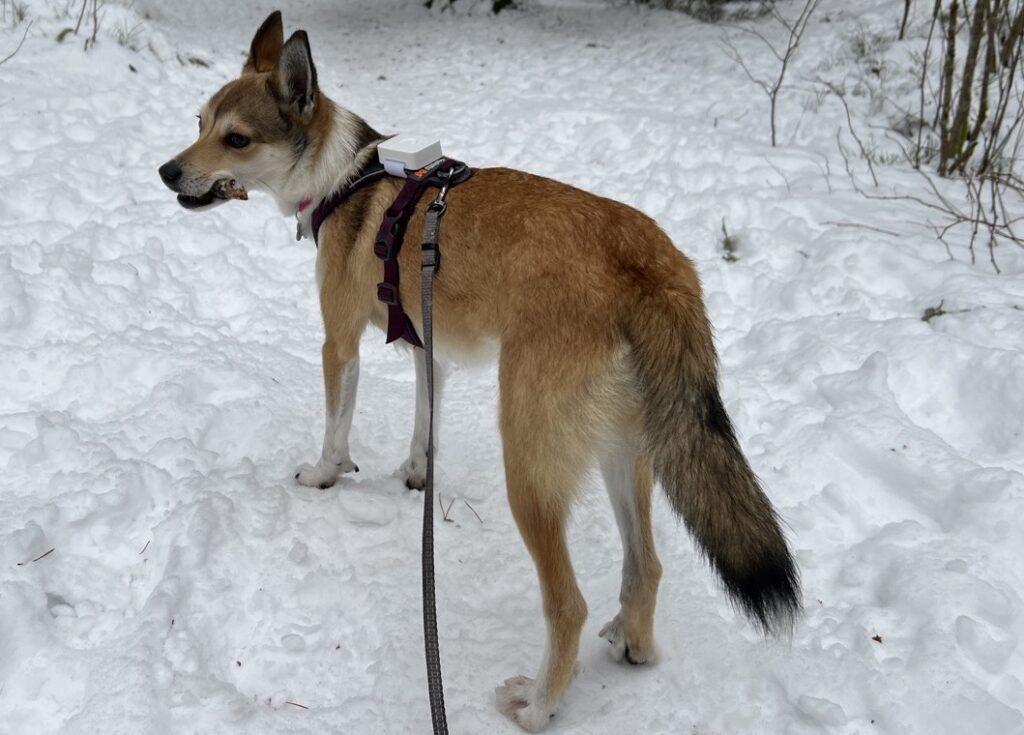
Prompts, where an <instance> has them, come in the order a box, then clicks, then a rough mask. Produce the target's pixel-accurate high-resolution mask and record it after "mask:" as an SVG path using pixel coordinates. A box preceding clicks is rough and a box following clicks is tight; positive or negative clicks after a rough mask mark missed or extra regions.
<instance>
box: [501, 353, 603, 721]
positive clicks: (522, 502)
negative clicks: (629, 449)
mask: <svg viewBox="0 0 1024 735" xmlns="http://www.w3.org/2000/svg"><path fill="white" fill-rule="evenodd" d="M550 355H551V353H550V352H546V351H545V350H543V349H542V348H541V349H540V350H529V351H527V350H515V349H510V348H507V347H505V346H503V348H502V356H501V363H500V379H501V433H502V442H503V445H504V455H505V475H506V482H507V485H508V499H509V505H510V506H511V508H512V515H513V517H514V518H515V521H516V525H517V526H518V527H519V532H520V534H521V535H522V537H523V541H524V542H525V544H526V547H527V549H528V550H529V552H530V555H531V556H532V557H533V561H534V564H535V566H536V569H537V575H538V577H539V581H540V592H541V599H542V603H543V610H544V618H545V622H546V624H547V645H546V651H545V654H544V658H543V662H542V664H541V667H540V671H539V673H538V674H537V677H536V679H529V678H527V677H524V676H518V677H514V678H512V679H508V680H506V682H505V684H504V685H503V686H500V687H498V688H497V689H496V690H495V695H496V700H497V705H498V708H499V710H500V711H501V712H502V713H504V714H505V715H506V716H508V717H509V718H510V719H512V720H513V721H515V722H516V723H518V724H519V725H520V726H522V727H523V728H524V729H525V730H528V731H530V732H537V731H539V730H540V729H542V728H543V727H544V726H545V725H546V724H547V723H548V720H549V719H550V718H551V717H552V716H553V715H554V713H555V710H556V709H557V707H558V705H559V703H560V702H561V700H562V695H563V693H564V692H565V689H566V687H567V686H568V684H569V682H570V681H571V680H572V677H573V673H574V671H575V666H576V655H577V652H578V649H579V639H580V632H581V630H582V628H583V623H584V622H585V620H586V617H587V605H586V602H585V601H584V600H583V595H582V594H581V593H580V590H579V587H578V586H577V584H576V576H575V573H574V572H573V568H572V562H571V560H570V558H569V550H568V547H567V545H566V537H565V523H566V519H567V517H568V513H569V507H570V504H571V502H572V500H573V497H574V495H575V494H576V491H577V487H578V485H579V482H580V480H581V476H582V474H583V472H584V471H585V469H586V465H587V463H588V460H589V459H590V438H591V437H590V434H591V423H592V422H591V421H589V416H588V410H587V405H588V403H589V402H588V396H587V390H588V388H589V387H591V386H590V384H588V382H587V381H588V379H589V378H590V377H591V376H587V375H585V374H581V373H584V372H585V370H581V369H580V367H579V364H578V363H574V362H573V361H571V360H568V359H567V356H566V355H565V354H563V355H562V359H561V360H558V359H553V360H549V359H547V358H548V357H549V356H550Z"/></svg>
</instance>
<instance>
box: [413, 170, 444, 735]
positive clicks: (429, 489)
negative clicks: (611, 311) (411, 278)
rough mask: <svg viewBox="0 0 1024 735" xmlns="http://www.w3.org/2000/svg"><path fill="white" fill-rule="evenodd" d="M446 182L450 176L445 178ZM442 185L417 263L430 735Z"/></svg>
mask: <svg viewBox="0 0 1024 735" xmlns="http://www.w3.org/2000/svg"><path fill="white" fill-rule="evenodd" d="M448 176H449V179H450V177H451V172H449V174H448ZM447 193H448V183H447V182H446V183H445V184H444V186H442V187H441V190H440V191H439V192H438V194H437V198H436V199H435V200H434V201H433V202H431V203H430V205H429V206H428V207H427V212H426V214H425V215H424V227H423V244H422V249H421V256H420V257H421V260H420V295H421V299H422V308H423V352H424V357H425V359H426V363H427V366H426V376H427V406H428V410H429V414H430V418H429V421H428V424H427V427H428V428H427V480H426V483H425V484H424V486H423V646H424V651H425V654H426V659H427V694H428V696H429V697H430V718H431V721H432V723H433V726H434V735H448V720H447V718H446V717H445V711H444V684H443V682H442V681H441V650H440V645H439V644H438V639H437V605H436V600H435V593H434V329H433V326H434V325H433V312H432V309H433V305H434V276H435V274H436V273H437V269H438V267H439V266H440V264H441V251H440V250H439V249H438V240H439V237H438V234H439V232H438V230H439V228H440V220H441V215H442V214H444V210H445V196H446V195H447Z"/></svg>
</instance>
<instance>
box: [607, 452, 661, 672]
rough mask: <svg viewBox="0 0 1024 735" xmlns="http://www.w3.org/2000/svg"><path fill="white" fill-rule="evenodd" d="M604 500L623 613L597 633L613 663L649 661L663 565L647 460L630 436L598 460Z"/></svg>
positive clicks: (652, 649)
mask: <svg viewBox="0 0 1024 735" xmlns="http://www.w3.org/2000/svg"><path fill="white" fill-rule="evenodd" d="M600 463H601V474H602V475H603V477H604V483H605V486H606V487H607V489H608V496H609V498H610V499H611V501H612V508H613V509H614V511H615V520H616V522H617V523H618V526H619V534H620V535H621V536H622V588H621V590H620V592H619V602H620V604H621V606H622V607H621V609H620V610H619V614H618V615H616V616H615V618H614V619H613V620H612V621H611V622H610V623H608V624H607V625H605V626H604V627H603V628H602V629H601V632H600V636H601V637H602V638H605V639H607V641H608V642H609V643H611V644H612V656H613V657H614V658H615V660H616V661H621V660H623V659H625V660H626V661H628V662H629V663H631V664H642V663H648V662H650V661H653V660H654V658H655V656H656V647H655V644H654V607H655V604H656V602H657V597H658V583H659V582H660V581H661V563H660V562H659V561H658V554H657V551H656V550H655V548H654V533H653V529H652V528H651V489H652V485H653V478H652V475H653V468H652V466H651V460H650V458H649V457H648V456H646V454H644V452H643V451H642V450H641V449H640V448H639V440H632V439H631V438H630V437H629V435H628V434H626V435H624V436H623V437H622V440H621V441H619V442H617V443H615V444H614V445H612V446H610V447H608V448H607V449H606V451H605V453H604V454H603V456H602V457H601V458H600Z"/></svg>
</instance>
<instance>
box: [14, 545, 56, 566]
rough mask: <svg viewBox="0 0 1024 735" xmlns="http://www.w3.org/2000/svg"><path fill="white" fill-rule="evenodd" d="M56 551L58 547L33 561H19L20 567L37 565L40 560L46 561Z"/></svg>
mask: <svg viewBox="0 0 1024 735" xmlns="http://www.w3.org/2000/svg"><path fill="white" fill-rule="evenodd" d="M55 550H56V547H54V548H52V549H50V550H49V551H47V552H45V553H42V554H40V555H39V556H37V557H36V558H35V559H32V560H31V561H19V562H18V566H19V567H23V566H25V565H26V564H35V563H36V562H37V561H39V560H40V559H45V558H46V557H48V556H49V555H50V554H52V553H53V552H54V551H55Z"/></svg>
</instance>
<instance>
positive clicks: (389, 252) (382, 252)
mask: <svg viewBox="0 0 1024 735" xmlns="http://www.w3.org/2000/svg"><path fill="white" fill-rule="evenodd" d="M398 252H399V248H398V242H397V241H395V240H392V241H391V242H385V241H383V240H378V241H377V242H375V243H374V244H373V254H374V255H376V256H377V257H378V258H380V259H381V260H394V259H395V258H397V257H398Z"/></svg>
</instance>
